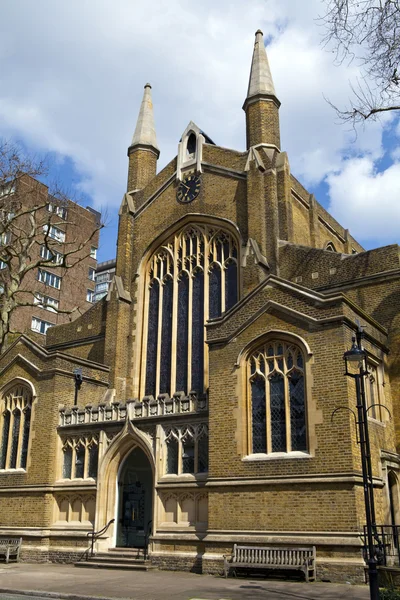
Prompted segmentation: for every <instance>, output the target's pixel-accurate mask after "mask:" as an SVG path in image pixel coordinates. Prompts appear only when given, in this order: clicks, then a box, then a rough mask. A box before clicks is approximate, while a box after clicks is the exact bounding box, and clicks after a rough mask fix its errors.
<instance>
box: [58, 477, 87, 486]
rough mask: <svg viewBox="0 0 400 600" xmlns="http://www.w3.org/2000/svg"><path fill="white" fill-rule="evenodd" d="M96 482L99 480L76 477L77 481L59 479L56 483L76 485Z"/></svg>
mask: <svg viewBox="0 0 400 600" xmlns="http://www.w3.org/2000/svg"><path fill="white" fill-rule="evenodd" d="M96 481H97V479H94V478H93V477H85V478H83V477H76V478H75V479H58V480H57V481H56V483H57V484H59V485H71V483H72V484H74V485H76V484H81V483H96Z"/></svg>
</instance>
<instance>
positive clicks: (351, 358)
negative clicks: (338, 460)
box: [343, 327, 379, 600]
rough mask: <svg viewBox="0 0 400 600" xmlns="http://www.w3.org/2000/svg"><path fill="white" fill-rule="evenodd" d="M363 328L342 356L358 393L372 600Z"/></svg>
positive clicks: (374, 596)
mask: <svg viewBox="0 0 400 600" xmlns="http://www.w3.org/2000/svg"><path fill="white" fill-rule="evenodd" d="M362 337H363V330H362V328H361V327H359V328H358V330H357V332H356V337H353V345H352V347H351V349H350V350H347V352H345V353H344V355H343V358H344V361H345V365H346V371H345V375H347V376H348V377H352V378H353V379H354V380H355V383H356V394H357V424H358V431H359V444H360V448H361V467H362V478H363V487H364V502H365V515H366V522H367V525H366V529H367V550H368V553H367V556H368V580H369V590H370V598H371V600H379V582H378V570H377V560H376V556H375V549H374V537H376V522H375V503H374V488H373V481H372V465H371V449H370V443H369V432H368V413H367V405H366V400H365V385H364V378H365V376H366V375H368V368H367V353H366V351H365V350H364V349H363V347H362V345H361V340H362Z"/></svg>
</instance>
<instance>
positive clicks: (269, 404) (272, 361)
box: [248, 340, 307, 454]
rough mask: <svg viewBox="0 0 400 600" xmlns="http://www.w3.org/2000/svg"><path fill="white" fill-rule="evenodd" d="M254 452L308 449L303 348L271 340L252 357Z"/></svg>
mask: <svg viewBox="0 0 400 600" xmlns="http://www.w3.org/2000/svg"><path fill="white" fill-rule="evenodd" d="M248 384H249V410H250V414H251V431H250V445H249V446H250V447H249V451H250V453H251V454H260V453H261V454H270V453H274V452H294V451H302V452H304V451H306V450H307V425H306V423H307V420H306V398H305V385H304V358H303V354H302V352H301V350H300V348H299V347H298V346H296V345H294V344H289V343H287V342H284V341H280V340H273V341H270V342H267V343H266V344H265V345H264V346H263V347H262V348H259V349H257V350H256V351H255V352H253V353H252V354H251V355H250V357H249V359H248Z"/></svg>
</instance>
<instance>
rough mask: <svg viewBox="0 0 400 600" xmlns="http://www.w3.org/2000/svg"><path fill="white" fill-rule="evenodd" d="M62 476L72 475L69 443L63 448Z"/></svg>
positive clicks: (69, 477)
mask: <svg viewBox="0 0 400 600" xmlns="http://www.w3.org/2000/svg"><path fill="white" fill-rule="evenodd" d="M63 477H64V479H71V477H72V448H71V446H69V445H68V446H66V447H65V448H64V464H63Z"/></svg>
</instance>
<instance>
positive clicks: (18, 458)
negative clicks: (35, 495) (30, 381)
mask: <svg viewBox="0 0 400 600" xmlns="http://www.w3.org/2000/svg"><path fill="white" fill-rule="evenodd" d="M31 413H32V392H31V390H30V389H29V388H28V387H27V386H25V385H23V384H17V385H15V386H14V387H12V388H11V389H9V391H7V392H6V394H5V395H4V397H3V399H2V401H1V405H0V469H26V464H27V457H28V445H29V434H30V426H31Z"/></svg>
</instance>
